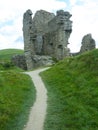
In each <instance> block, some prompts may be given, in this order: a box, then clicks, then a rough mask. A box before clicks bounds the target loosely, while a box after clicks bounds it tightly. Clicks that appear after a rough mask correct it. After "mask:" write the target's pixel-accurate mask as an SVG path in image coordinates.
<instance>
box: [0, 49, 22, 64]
mask: <svg viewBox="0 0 98 130" xmlns="http://www.w3.org/2000/svg"><path fill="white" fill-rule="evenodd" d="M23 52H24V51H23V50H21V49H3V50H0V62H1V61H2V62H3V61H10V59H11V58H12V56H13V55H16V54H23Z"/></svg>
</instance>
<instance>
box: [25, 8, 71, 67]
mask: <svg viewBox="0 0 98 130" xmlns="http://www.w3.org/2000/svg"><path fill="white" fill-rule="evenodd" d="M71 16H72V15H71V14H70V13H69V12H67V11H66V12H64V11H63V10H60V11H57V14H56V16H55V15H54V14H53V13H49V12H46V11H44V10H40V11H37V12H36V13H35V16H34V17H33V19H32V11H31V10H27V11H26V12H25V13H24V16H23V36H24V52H25V57H26V63H27V68H28V69H31V68H34V67H35V66H40V65H44V64H50V63H51V62H52V58H55V59H56V60H61V59H63V58H64V57H66V56H68V55H69V49H68V47H67V45H68V44H69V43H68V39H69V37H70V34H71V32H72V21H71V20H70V17H71Z"/></svg>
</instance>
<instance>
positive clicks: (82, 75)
mask: <svg viewBox="0 0 98 130" xmlns="http://www.w3.org/2000/svg"><path fill="white" fill-rule="evenodd" d="M41 76H42V78H43V81H44V82H45V85H46V87H47V90H48V110H47V113H48V114H47V117H46V122H45V125H44V130H98V49H96V50H93V51H89V52H86V53H84V54H82V55H79V56H76V57H71V58H66V59H65V60H63V61H60V62H59V63H58V64H56V65H55V66H54V67H52V68H51V69H50V70H47V71H46V72H43V73H41Z"/></svg>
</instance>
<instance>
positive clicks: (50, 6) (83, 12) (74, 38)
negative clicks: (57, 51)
mask: <svg viewBox="0 0 98 130" xmlns="http://www.w3.org/2000/svg"><path fill="white" fill-rule="evenodd" d="M27 9H31V10H32V12H33V14H34V13H35V12H36V11H37V10H40V9H43V10H46V11H50V12H54V13H55V12H56V11H57V10H60V9H63V10H65V11H69V12H70V13H71V14H72V18H71V20H72V21H73V31H72V34H71V36H70V39H69V42H70V45H69V47H70V49H71V52H77V51H79V50H80V46H81V41H82V38H83V36H84V35H86V34H88V33H91V34H92V37H93V38H94V39H95V41H96V45H97V47H98V0H0V49H6V48H19V49H23V48H24V43H23V32H22V26H23V25H22V19H23V13H24V12H25V11H26V10H27Z"/></svg>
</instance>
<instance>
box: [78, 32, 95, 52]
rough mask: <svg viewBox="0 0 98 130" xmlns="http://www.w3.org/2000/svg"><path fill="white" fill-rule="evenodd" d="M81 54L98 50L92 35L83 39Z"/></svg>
mask: <svg viewBox="0 0 98 130" xmlns="http://www.w3.org/2000/svg"><path fill="white" fill-rule="evenodd" d="M81 44H82V45H81V48H80V53H83V52H85V51H89V50H92V49H95V48H96V44H95V40H94V39H93V38H92V35H91V34H87V35H85V36H84V37H83V39H82V43H81Z"/></svg>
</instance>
